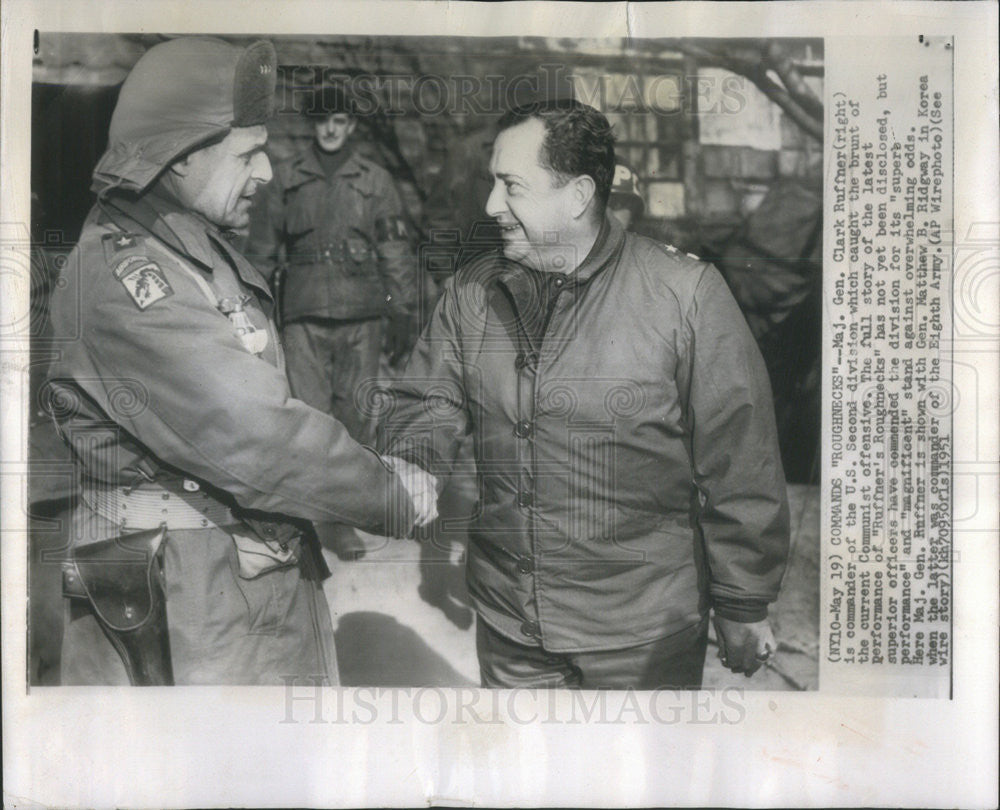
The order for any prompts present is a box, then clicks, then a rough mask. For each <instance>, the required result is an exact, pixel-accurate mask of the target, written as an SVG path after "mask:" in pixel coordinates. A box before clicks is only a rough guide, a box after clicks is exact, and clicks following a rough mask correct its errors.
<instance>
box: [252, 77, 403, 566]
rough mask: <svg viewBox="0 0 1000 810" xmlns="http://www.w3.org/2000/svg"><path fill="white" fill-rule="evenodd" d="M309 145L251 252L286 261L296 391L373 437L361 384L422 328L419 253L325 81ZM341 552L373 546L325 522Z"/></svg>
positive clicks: (339, 94) (291, 375)
mask: <svg viewBox="0 0 1000 810" xmlns="http://www.w3.org/2000/svg"><path fill="white" fill-rule="evenodd" d="M305 114H306V116H307V117H308V118H309V119H310V120H311V121H312V122H313V125H314V131H315V139H314V140H313V143H312V144H311V145H310V147H309V148H308V149H306V150H304V151H303V152H301V153H299V154H297V155H294V156H293V157H291V158H289V159H288V160H286V161H284V162H282V163H279V164H278V165H277V166H276V167H275V172H274V175H275V176H274V181H273V182H272V183H271V184H270V186H268V188H267V190H266V192H265V193H264V197H263V199H262V200H261V201H260V203H259V204H258V205H257V206H256V207H255V212H254V217H253V221H252V224H251V230H250V236H249V241H248V245H247V254H248V255H249V256H250V258H251V260H252V261H254V262H255V263H256V264H257V267H258V268H259V269H260V271H261V273H263V274H264V276H265V277H267V278H269V279H271V280H272V283H273V282H274V279H273V276H274V274H275V272H276V270H277V269H278V268H279V266H283V268H284V276H283V278H282V280H281V298H282V316H283V319H282V322H283V327H282V337H283V340H284V345H285V353H286V356H287V358H288V367H287V373H288V379H289V383H290V385H291V389H292V393H293V394H294V395H295V396H296V397H298V398H299V399H302V400H303V401H305V402H307V403H308V404H310V405H312V406H313V407H314V408H317V409H319V410H321V411H323V412H324V413H328V414H330V415H332V416H334V417H335V418H336V419H337V420H339V421H340V422H341V423H343V424H344V425H345V426H346V427H347V429H348V431H349V432H350V434H351V436H352V437H353V438H354V439H355V440H356V441H359V442H361V443H370V442H371V441H372V439H373V435H374V425H373V423H372V418H371V415H370V414H369V413H367V412H366V409H365V407H364V403H363V400H364V394H363V390H362V386H363V385H364V383H365V382H366V381H370V380H375V379H376V378H377V376H378V371H379V356H380V353H381V351H382V348H383V344H385V349H386V353H387V355H388V357H389V362H390V363H391V364H396V363H398V362H399V360H400V359H401V358H403V357H404V356H405V355H406V354H407V352H408V351H409V350H410V348H411V346H412V345H413V342H414V341H415V339H416V335H417V326H418V325H417V316H416V311H417V302H418V301H419V294H420V290H419V278H418V272H417V270H418V268H417V257H416V254H415V252H414V250H413V246H412V242H411V236H410V233H409V229H408V228H407V225H406V218H405V215H404V211H403V204H402V201H401V200H400V196H399V192H398V191H397V190H396V187H395V185H394V183H393V180H392V177H391V176H390V174H389V173H388V172H387V171H386V170H385V169H384V168H382V167H381V166H379V165H377V164H375V163H373V162H371V161H370V160H368V159H367V158H364V157H362V156H361V155H359V154H357V153H356V152H355V150H354V148H353V147H352V145H351V144H350V142H349V139H350V136H351V134H352V133H353V132H354V130H355V127H356V126H357V118H356V116H355V106H354V104H353V100H352V99H351V98H350V97H348V95H347V94H346V93H345V91H344V89H343V87H341V86H339V85H333V84H327V85H324V86H323V87H322V88H321V89H320V90H318V91H317V93H316V94H315V95H314V97H313V99H312V103H311V104H310V106H309V108H308V109H307V110H306V111H305ZM317 532H318V533H319V535H320V540H321V541H322V542H323V543H324V544H325V545H327V546H328V547H330V548H331V549H332V550H333V551H335V552H336V553H337V555H338V556H339V557H341V558H342V559H357V558H358V557H361V556H363V555H364V546H363V545H362V544H361V541H360V540H359V539H358V537H357V535H356V534H355V533H354V531H353V530H351V529H350V528H349V527H346V526H340V525H335V524H329V525H318V526H317Z"/></svg>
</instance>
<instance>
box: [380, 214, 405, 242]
mask: <svg viewBox="0 0 1000 810" xmlns="http://www.w3.org/2000/svg"><path fill="white" fill-rule="evenodd" d="M406 238H407V230H406V220H405V219H403V218H402V217H382V218H381V219H376V220H375V241H376V242H394V241H398V240H401V239H406Z"/></svg>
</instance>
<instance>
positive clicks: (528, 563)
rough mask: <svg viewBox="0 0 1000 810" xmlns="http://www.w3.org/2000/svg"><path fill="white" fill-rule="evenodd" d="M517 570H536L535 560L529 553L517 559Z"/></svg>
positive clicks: (525, 572)
mask: <svg viewBox="0 0 1000 810" xmlns="http://www.w3.org/2000/svg"><path fill="white" fill-rule="evenodd" d="M517 570H518V571H520V572H521V573H522V574H530V573H531V572H532V571H534V570H535V561H534V560H533V559H532V558H531V557H529V556H528V555H527V554H526V555H524V556H523V557H519V558H518V560H517Z"/></svg>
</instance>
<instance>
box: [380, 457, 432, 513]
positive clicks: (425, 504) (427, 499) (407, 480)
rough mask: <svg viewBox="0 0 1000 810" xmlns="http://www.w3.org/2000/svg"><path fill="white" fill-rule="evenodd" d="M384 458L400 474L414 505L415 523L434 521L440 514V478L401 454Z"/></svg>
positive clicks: (400, 478)
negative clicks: (438, 502)
mask: <svg viewBox="0 0 1000 810" xmlns="http://www.w3.org/2000/svg"><path fill="white" fill-rule="evenodd" d="M382 460H383V461H384V462H385V463H386V464H388V465H389V467H390V469H392V471H393V472H395V473H396V475H398V476H399V480H400V481H402V483H403V487H404V488H405V489H406V494H407V495H409V496H410V503H411V504H412V505H413V513H414V521H413V525H414V526H416V527H418V528H423V527H424V526H427V525H429V524H430V523H432V522H433V521H434V520H435V519H436V518H437V516H438V510H437V500H438V479H437V476H434V475H431V474H430V473H429V472H427V471H426V470H422V469H421V468H420V467H418V466H417V465H416V464H412V463H410V462H409V461H406V460H404V459H401V458H399V456H382Z"/></svg>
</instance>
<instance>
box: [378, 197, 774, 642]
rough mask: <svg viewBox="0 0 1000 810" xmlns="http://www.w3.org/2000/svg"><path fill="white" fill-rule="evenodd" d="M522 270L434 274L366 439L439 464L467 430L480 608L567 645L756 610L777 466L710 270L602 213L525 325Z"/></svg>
mask: <svg viewBox="0 0 1000 810" xmlns="http://www.w3.org/2000/svg"><path fill="white" fill-rule="evenodd" d="M531 279H532V276H530V275H528V274H527V273H526V271H525V270H524V269H523V268H520V267H519V266H518V265H514V264H513V263H511V262H506V261H503V260H501V259H500V258H499V257H497V256H488V257H484V258H483V259H482V260H481V261H479V262H474V263H473V264H471V265H469V266H467V267H465V268H463V269H462V270H460V271H459V272H458V274H457V275H456V276H455V277H453V278H452V279H451V280H450V281H449V283H448V285H447V286H446V290H445V293H444V295H443V296H442V298H441V300H440V302H439V303H438V306H437V308H436V309H435V312H434V314H433V316H432V318H431V320H430V322H429V324H428V326H427V328H426V329H425V330H424V333H423V335H422V336H421V339H420V340H419V341H418V343H417V346H416V348H415V349H414V351H413V354H412V356H411V360H410V362H409V364H408V366H407V369H406V372H405V373H404V374H403V375H402V376H401V377H400V378H399V379H398V380H396V381H394V382H393V383H392V390H393V394H394V397H393V399H392V401H391V403H390V404H389V406H388V407H389V416H388V418H387V420H386V422H385V424H384V427H383V433H382V436H381V442H382V444H383V446H384V447H385V448H386V449H387V450H388V452H391V453H394V454H396V455H400V456H404V457H409V458H410V459H412V460H414V461H416V462H417V463H419V464H421V465H422V466H424V467H426V468H429V469H430V470H431V471H432V472H435V473H437V474H439V475H444V474H446V473H447V470H448V469H449V467H450V465H451V462H452V460H453V459H454V457H455V453H456V450H457V447H458V444H459V443H460V441H461V437H462V436H463V435H464V434H465V433H466V432H468V431H470V430H471V431H472V432H473V447H474V448H475V455H476V463H477V467H478V470H479V477H480V480H481V485H480V491H481V497H482V502H481V505H480V509H479V512H478V514H477V515H476V517H475V520H474V522H473V524H472V527H471V529H470V541H471V542H470V546H469V553H468V563H467V564H468V577H469V591H470V594H471V596H472V598H473V601H474V603H475V606H476V610H477V612H478V613H479V615H480V617H481V618H482V619H483V620H485V621H486V622H487V623H488V624H490V625H491V626H493V627H494V628H495V629H497V630H499V631H500V632H502V633H504V634H505V635H507V636H509V637H511V638H514V639H516V640H520V641H521V642H522V643H532V642H537V641H541V642H542V643H543V644H544V647H545V649H546V650H550V651H552V652H585V651H596V650H611V649H620V648H624V647H629V646H634V645H638V644H643V643H646V642H650V641H653V640H656V639H658V638H662V637H663V636H666V635H668V634H670V633H672V632H677V631H680V630H682V629H684V628H686V627H689V626H691V625H693V624H695V623H697V622H699V621H700V620H701V618H702V617H703V616H704V615H705V614H706V613H707V612H708V609H709V608H710V607H713V606H714V607H715V608H716V610H721V611H728V612H729V614H730V617H731V618H736V619H737V620H744V621H750V620H756V619H759V618H763V617H764V616H766V615H767V611H766V605H767V603H768V602H771V601H773V600H774V599H775V598H776V597H777V594H778V587H779V585H780V582H781V578H782V574H783V572H784V568H785V563H786V560H787V555H788V544H789V516H788V504H787V495H786V490H785V480H784V475H783V472H782V468H781V460H780V456H779V452H778V446H777V436H776V433H775V425H774V412H773V407H772V403H771V394H770V389H769V383H768V377H767V372H766V370H765V368H764V364H763V362H762V360H761V357H760V353H759V351H758V350H757V347H756V345H755V343H754V340H753V337H752V336H751V335H750V332H749V330H748V329H747V325H746V322H745V321H744V319H743V315H742V314H741V313H740V310H739V308H738V307H737V306H736V302H735V301H734V300H733V297H732V295H731V294H730V293H729V291H728V289H727V288H726V285H725V283H724V282H723V280H722V278H721V276H720V275H719V273H718V272H717V271H716V270H715V269H714V268H713V267H712V266H711V265H709V264H707V263H705V262H702V261H698V260H695V259H693V258H689V257H686V256H684V255H683V254H681V253H678V252H677V251H676V250H672V249H668V248H667V247H665V246H663V245H661V244H658V243H655V242H653V241H652V240H649V239H646V238H644V237H638V236H635V235H632V234H626V233H624V232H623V231H622V229H621V226H620V225H619V224H618V223H617V221H615V220H614V219H613V218H610V217H609V218H608V219H607V220H606V222H605V225H604V226H603V228H602V230H601V234H600V236H599V237H598V240H597V243H596V244H595V246H594V248H593V250H592V251H591V253H590V255H589V256H588V257H587V259H586V261H585V262H584V263H583V264H582V265H581V266H580V267H579V268H578V269H577V270H576V271H575V273H574V274H573V275H572V276H570V277H568V278H566V279H565V280H564V281H563V282H562V284H561V285H558V287H559V289H560V290H561V292H560V293H559V295H558V297H557V298H556V302H555V305H554V309H553V310H552V315H551V320H550V321H549V324H548V328H547V330H546V331H545V333H544V340H542V341H539V340H537V338H535V339H532V337H531V333H533V332H534V333H535V334H537V333H538V332H540V327H539V318H540V317H542V316H541V315H540V314H539V313H540V312H541V311H543V309H542V307H541V306H540V301H539V297H538V290H539V286H538V285H537V283H533V282H532V280H531ZM558 281H559V279H558V278H556V279H554V280H553V284H554V285H555V284H558ZM577 282H578V283H577ZM543 286H544V285H543ZM549 288H550V289H552V286H550V287H549ZM517 327H524V330H523V332H522V331H520V330H519V328H517Z"/></svg>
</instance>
